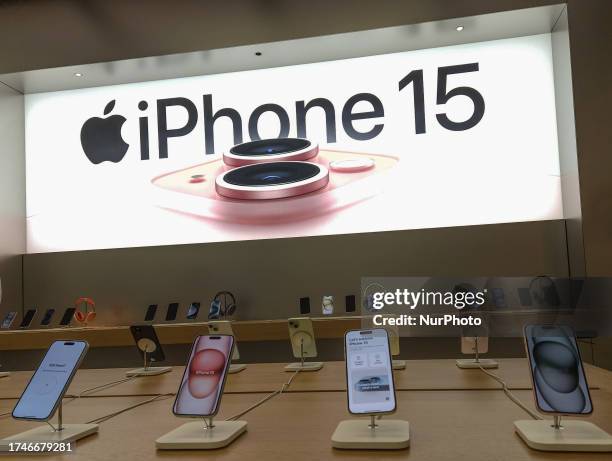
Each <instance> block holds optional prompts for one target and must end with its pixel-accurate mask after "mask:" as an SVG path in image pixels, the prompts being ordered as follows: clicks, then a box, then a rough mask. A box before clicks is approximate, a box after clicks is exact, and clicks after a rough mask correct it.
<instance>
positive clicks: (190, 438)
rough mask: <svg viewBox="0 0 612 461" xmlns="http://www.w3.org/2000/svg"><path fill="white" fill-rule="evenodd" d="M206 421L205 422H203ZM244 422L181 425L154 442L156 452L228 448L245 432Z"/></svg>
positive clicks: (211, 419)
mask: <svg viewBox="0 0 612 461" xmlns="http://www.w3.org/2000/svg"><path fill="white" fill-rule="evenodd" d="M205 421H206V420H205ZM246 430H247V422H246V421H219V422H213V418H208V419H207V422H205V423H204V425H203V424H202V422H201V421H194V422H191V423H187V424H183V425H182V426H179V427H177V428H176V429H174V430H172V431H170V432H168V433H167V434H165V435H162V436H161V437H160V438H158V439H157V440H156V441H155V446H156V447H157V449H158V450H214V449H216V448H223V447H226V446H228V445H229V444H230V443H232V442H233V441H234V440H236V439H237V438H238V437H239V436H240V435H241V434H243V433H244V432H246Z"/></svg>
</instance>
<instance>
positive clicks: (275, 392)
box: [226, 369, 302, 421]
mask: <svg viewBox="0 0 612 461" xmlns="http://www.w3.org/2000/svg"><path fill="white" fill-rule="evenodd" d="M300 371H302V370H301V369H297V370H295V372H294V373H293V374H292V375H291V377H290V378H289V380H288V381H287V382H286V383H284V384H283V385H282V386H281V388H280V389H279V390H277V391H274V392H272V393H271V394H268V395H266V396H265V397H264V398H263V399H261V400H259V401H258V402H256V403H255V404H253V405H251V406H250V407H249V408H247V409H246V410H244V411H241V412H240V413H238V414H237V415H234V416H232V417H230V418H227V419H226V421H236V420H237V419H238V418H240V417H241V416H244V415H246V414H247V413H249V412H251V411H253V410H254V409H255V408H257V407H259V406H261V405H263V404H264V403H266V402H267V401H268V400H270V399H272V398H274V397H276V396H277V395H281V394H282V393H283V392H285V391H286V390H287V389H288V388H289V386H291V383H292V382H293V380H294V378H295V377H296V376H297V375H298V373H299V372H300Z"/></svg>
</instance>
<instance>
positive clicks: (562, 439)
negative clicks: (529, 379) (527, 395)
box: [514, 416, 612, 452]
mask: <svg viewBox="0 0 612 461" xmlns="http://www.w3.org/2000/svg"><path fill="white" fill-rule="evenodd" d="M514 429H515V430H516V432H517V434H518V435H519V436H520V437H521V439H523V441H524V442H525V443H526V444H527V446H528V447H530V448H533V449H534V450H540V451H575V452H592V451H595V452H609V451H612V435H610V434H608V433H607V432H605V431H604V430H602V429H600V428H599V427H597V426H596V425H595V424H593V423H589V422H588V421H578V420H565V421H563V424H561V417H560V416H555V418H554V420H553V421H551V420H535V419H533V420H521V421H515V422H514Z"/></svg>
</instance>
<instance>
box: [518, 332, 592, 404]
mask: <svg viewBox="0 0 612 461" xmlns="http://www.w3.org/2000/svg"><path fill="white" fill-rule="evenodd" d="M525 347H526V349H527V357H528V358H529V368H530V370H531V378H532V380H533V393H534V398H535V402H536V406H537V407H538V410H540V411H541V412H543V413H549V414H553V415H574V416H576V415H590V414H591V413H592V412H593V404H592V402H591V395H590V393H589V386H588V384H587V381H586V376H585V374H584V369H583V367H582V359H581V358H580V351H579V348H578V343H577V342H576V336H575V334H574V331H573V330H572V329H571V328H570V327H569V326H566V325H527V326H526V327H525Z"/></svg>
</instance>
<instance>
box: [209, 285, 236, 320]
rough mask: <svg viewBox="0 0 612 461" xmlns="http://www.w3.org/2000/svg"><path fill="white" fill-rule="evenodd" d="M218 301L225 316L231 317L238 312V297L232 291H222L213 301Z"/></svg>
mask: <svg viewBox="0 0 612 461" xmlns="http://www.w3.org/2000/svg"><path fill="white" fill-rule="evenodd" d="M216 301H218V302H219V304H220V309H219V314H220V315H221V316H223V318H225V317H231V316H232V315H233V314H234V312H236V297H235V296H234V295H233V294H232V292H231V291H220V292H219V293H217V294H216V295H215V297H214V298H213V303H214V302H216Z"/></svg>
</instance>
